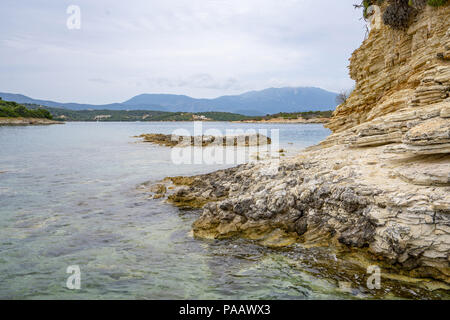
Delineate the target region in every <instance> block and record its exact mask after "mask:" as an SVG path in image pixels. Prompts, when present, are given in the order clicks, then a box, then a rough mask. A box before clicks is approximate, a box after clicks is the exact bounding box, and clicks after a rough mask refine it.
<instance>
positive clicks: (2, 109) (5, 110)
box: [0, 100, 52, 119]
mask: <svg viewBox="0 0 450 320" xmlns="http://www.w3.org/2000/svg"><path fill="white" fill-rule="evenodd" d="M0 117H8V118H18V117H23V118H46V119H52V115H51V114H50V112H49V111H48V110H45V109H42V108H39V109H34V110H32V109H27V108H26V107H25V106H24V105H21V104H18V103H16V102H12V101H3V100H1V101H0Z"/></svg>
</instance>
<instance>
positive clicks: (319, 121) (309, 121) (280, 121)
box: [233, 118, 330, 124]
mask: <svg viewBox="0 0 450 320" xmlns="http://www.w3.org/2000/svg"><path fill="white" fill-rule="evenodd" d="M328 121H330V119H328V118H312V119H302V118H300V119H284V118H273V119H269V120H265V119H262V120H241V121H233V122H236V123H275V124H325V123H328Z"/></svg>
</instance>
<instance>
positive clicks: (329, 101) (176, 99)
mask: <svg viewBox="0 0 450 320" xmlns="http://www.w3.org/2000/svg"><path fill="white" fill-rule="evenodd" d="M336 96H337V94H336V93H334V92H330V91H326V90H323V89H320V88H313V87H298V88H270V89H265V90H262V91H250V92H246V93H243V94H241V95H232V96H222V97H218V98H215V99H195V98H192V97H189V96H185V95H174V94H141V95H138V96H135V97H133V98H131V99H129V100H127V101H125V102H123V103H113V104H106V105H90V104H78V103H60V102H55V101H47V100H36V99H32V98H30V97H27V96H24V95H21V94H11V93H1V92H0V97H1V98H3V100H8V101H16V102H18V103H29V104H38V105H43V106H48V107H54V108H66V109H72V110H86V109H94V110H105V109H107V110H153V111H170V112H192V113H198V112H207V111H216V112H232V113H238V114H244V115H252V116H253V115H265V114H273V113H278V112H303V111H326V110H331V109H335V107H336V101H335V100H336Z"/></svg>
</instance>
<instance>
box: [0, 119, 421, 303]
mask: <svg viewBox="0 0 450 320" xmlns="http://www.w3.org/2000/svg"><path fill="white" fill-rule="evenodd" d="M203 126H204V128H205V129H207V128H208V127H214V128H218V129H220V130H223V131H224V130H225V129H226V128H231V127H232V128H235V127H239V128H244V129H246V128H269V129H270V128H279V129H280V138H281V147H284V148H287V149H289V150H288V151H289V152H291V153H292V150H293V149H299V148H302V147H305V146H308V145H312V144H315V143H317V142H319V141H321V140H323V139H324V138H325V137H326V136H327V135H328V134H329V131H328V130H327V129H324V128H323V127H322V126H321V125H276V124H263V125H260V124H230V123H204V124H203ZM179 127H183V128H186V129H188V130H192V129H193V124H192V123H67V124H65V125H54V126H45V127H39V126H30V127H0V172H2V173H0V298H1V299H20V298H25V299H56V298H60V299H313V298H319V299H322V298H353V297H367V294H366V293H364V290H363V289H362V288H359V289H358V288H357V289H354V290H353V291H349V290H347V289H342V287H341V288H340V282H339V280H346V279H338V278H336V279H329V278H327V279H325V278H324V276H323V275H322V274H321V272H320V270H319V269H317V268H314V267H312V266H310V265H309V263H308V261H311V260H314V259H315V256H316V257H317V256H318V255H326V254H328V253H327V252H314V251H311V250H309V251H308V250H307V251H305V250H304V249H302V248H300V247H293V248H289V249H286V250H271V249H267V248H262V247H260V246H258V245H255V244H254V243H252V242H250V241H245V240H229V241H202V240H197V239H194V238H192V237H191V235H190V231H191V224H192V222H193V221H194V220H195V218H196V216H197V214H198V212H182V211H179V210H178V209H176V208H174V207H172V206H171V205H168V204H165V203H164V202H162V201H157V200H150V199H148V198H147V195H145V194H143V193H141V192H139V191H138V186H139V185H140V184H142V183H144V182H146V181H157V180H160V179H162V178H164V177H166V176H175V175H192V174H199V173H206V172H211V171H213V170H216V169H218V168H219V167H225V166H217V165H216V166H205V165H177V166H175V165H173V164H172V162H171V158H170V149H168V148H163V147H159V146H154V145H150V144H143V143H135V142H136V139H134V138H132V136H135V135H139V134H142V133H151V132H155V133H171V132H172V131H173V130H174V129H176V128H179ZM291 143H292V144H291ZM70 265H78V266H80V269H81V290H76V291H74V290H69V289H67V288H66V280H67V277H68V276H69V275H68V274H66V268H67V267H68V266H70ZM335 268H338V267H337V266H335ZM385 293H386V294H389V290H388V291H387V292H385ZM415 295H416V296H417V295H418V293H416V292H415V291H414V290H412V293H411V297H416V296H415Z"/></svg>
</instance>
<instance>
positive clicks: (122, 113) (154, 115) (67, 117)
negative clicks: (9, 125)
mask: <svg viewBox="0 0 450 320" xmlns="http://www.w3.org/2000/svg"><path fill="white" fill-rule="evenodd" d="M1 102H2V101H1V100H0V106H1ZM13 103H15V102H13ZM25 106H26V107H27V108H29V109H30V110H31V111H34V112H43V110H44V109H42V108H41V107H40V105H37V104H25ZM45 110H48V111H47V112H50V114H51V116H53V118H54V119H55V120H62V121H125V122H126V121H208V120H210V121H241V120H249V119H251V117H248V116H244V115H241V114H234V113H228V112H200V113H190V112H167V111H151V110H129V111H128V110H70V109H63V108H53V107H46V109H45ZM1 111H2V109H1V108H0V115H1Z"/></svg>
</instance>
